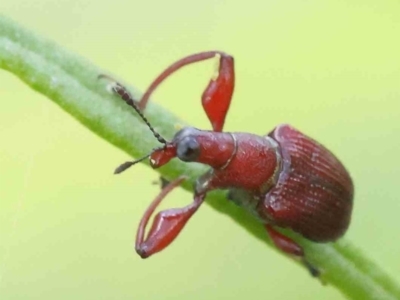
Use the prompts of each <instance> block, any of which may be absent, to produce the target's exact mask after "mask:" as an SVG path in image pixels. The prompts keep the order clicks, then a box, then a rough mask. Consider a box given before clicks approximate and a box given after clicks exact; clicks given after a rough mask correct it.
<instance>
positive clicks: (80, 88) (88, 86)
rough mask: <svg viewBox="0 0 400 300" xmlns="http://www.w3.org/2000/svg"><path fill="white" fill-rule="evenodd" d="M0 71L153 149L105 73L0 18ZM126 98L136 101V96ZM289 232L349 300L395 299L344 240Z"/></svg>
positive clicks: (247, 224) (112, 133) (248, 221)
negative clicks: (311, 238) (328, 241)
mask: <svg viewBox="0 0 400 300" xmlns="http://www.w3.org/2000/svg"><path fill="white" fill-rule="evenodd" d="M0 68H2V69H4V70H7V71H9V72H12V73H13V74H15V75H16V76H18V77H19V78H20V79H21V80H22V81H24V82H25V83H26V84H27V85H29V86H30V87H32V88H33V89H35V90H36V91H38V92H40V93H42V94H43V95H46V96H47V97H48V98H49V99H51V100H52V101H54V102H55V103H57V104H58V105H59V106H60V107H61V108H63V109H64V110H65V111H66V112H68V113H69V114H71V115H72V116H73V117H74V118H75V119H77V120H78V121H79V122H81V123H82V124H83V125H85V126H86V127H87V128H89V129H90V130H92V131H93V132H94V133H96V134H98V135H99V136H101V137H102V138H104V139H105V140H107V141H108V142H110V143H111V144H113V145H115V146H117V147H118V148H120V149H122V150H124V151H125V152H127V153H128V154H130V155H132V156H134V157H139V156H141V155H143V154H145V153H146V152H147V151H148V150H149V149H151V148H153V147H155V146H158V144H157V142H156V141H155V139H154V137H153V136H152V135H151V134H149V131H148V128H147V127H146V126H145V125H144V124H143V122H142V121H141V120H140V119H139V118H138V117H137V115H136V114H135V112H133V111H132V110H131V109H130V108H129V107H128V106H127V105H125V104H124V103H123V101H121V100H120V99H118V98H116V97H113V96H112V95H111V94H109V93H108V92H107V91H106V89H105V82H104V81H103V82H102V81H99V80H97V76H98V75H99V74H108V72H106V71H104V70H101V69H99V68H97V67H95V66H93V65H92V64H90V63H89V62H87V61H85V60H83V59H82V58H80V57H79V56H77V55H75V54H72V53H70V52H68V51H66V50H64V49H63V48H61V47H60V46H58V45H56V44H54V43H52V42H49V41H47V40H46V39H44V38H42V37H38V36H36V35H34V34H33V33H31V32H29V31H27V30H25V29H23V28H21V27H20V26H19V25H17V24H15V23H14V22H12V21H11V20H9V19H6V18H5V17H2V16H0ZM2 88H6V87H2ZM131 91H132V94H133V95H136V96H137V97H138V96H139V94H138V92H137V91H136V90H135V89H131ZM145 113H146V116H147V117H148V119H150V120H151V122H152V124H153V125H154V127H155V128H156V130H157V131H159V132H160V133H161V134H162V135H163V136H165V137H167V138H169V137H172V136H173V134H174V132H175V131H176V129H175V128H176V127H175V126H176V125H177V124H183V122H182V121H181V120H179V119H178V118H176V117H175V116H174V115H172V114H171V113H170V112H169V111H167V110H165V109H163V108H161V107H160V106H157V105H155V104H153V103H150V104H149V106H148V107H147V108H146V112H145ZM157 171H158V172H160V173H161V174H162V175H163V176H164V177H165V178H167V179H172V178H175V177H176V176H178V175H180V174H185V175H187V176H188V177H189V178H190V179H189V180H188V181H187V182H186V183H185V184H184V188H186V189H188V190H191V187H192V184H193V182H194V180H195V178H197V177H198V176H199V175H200V174H202V173H203V172H204V171H205V168H204V167H203V166H200V165H196V164H190V165H187V164H183V163H181V162H179V161H177V160H174V161H171V163H169V164H168V165H166V166H165V167H163V168H161V169H159V170H157ZM207 203H208V204H209V205H210V206H211V207H212V208H214V209H216V210H217V211H219V212H220V213H223V214H225V215H227V216H229V217H231V218H232V220H234V221H235V222H236V223H237V224H239V225H240V226H242V227H243V228H245V229H246V230H247V231H248V232H249V234H251V235H252V236H254V237H256V238H257V239H259V240H260V241H262V242H264V243H266V244H268V245H271V242H270V241H269V239H268V238H267V235H266V233H265V232H264V229H263V226H261V224H260V223H259V222H258V221H256V220H254V219H253V218H252V217H251V216H250V215H248V214H247V213H246V212H245V211H243V210H241V209H240V208H238V207H236V206H235V205H233V204H231V203H229V202H228V201H226V199H225V196H224V194H223V193H222V192H213V193H210V195H209V196H208V197H207ZM287 233H289V234H290V235H291V236H293V237H294V238H295V239H296V241H297V242H299V243H300V244H301V245H302V246H303V247H304V248H305V251H306V253H307V257H308V259H309V260H310V261H311V262H312V263H313V264H315V265H316V266H318V267H319V268H321V270H323V280H324V281H325V282H326V283H329V284H331V285H333V286H335V287H337V288H338V289H339V290H340V291H341V292H342V293H343V294H345V295H347V296H348V297H349V298H352V299H400V287H399V285H398V284H397V283H396V282H394V280H392V278H391V277H389V276H388V275H387V274H386V273H385V272H384V271H383V270H382V269H381V268H380V267H379V266H378V265H376V264H374V263H373V262H371V261H370V260H369V259H368V258H367V257H366V256H365V255H364V254H363V253H361V251H360V250H358V249H356V248H355V247H354V246H352V245H351V244H350V243H349V242H348V241H345V240H344V239H342V240H340V241H338V242H337V243H334V244H315V243H312V242H309V241H307V240H305V239H303V238H302V237H299V236H297V235H295V234H293V233H291V232H287ZM305 276H306V274H305ZM316 283H317V281H316Z"/></svg>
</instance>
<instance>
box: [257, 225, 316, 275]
mask: <svg viewBox="0 0 400 300" xmlns="http://www.w3.org/2000/svg"><path fill="white" fill-rule="evenodd" d="M265 228H266V229H267V232H268V235H269V236H270V238H271V240H272V242H273V243H274V244H275V246H276V247H277V248H278V249H280V250H281V251H283V252H285V253H286V254H289V255H290V256H292V257H294V258H297V259H299V260H301V262H302V263H303V264H304V266H305V267H306V268H307V269H308V270H309V271H310V274H311V275H312V276H313V277H319V276H320V271H319V270H318V268H316V267H315V266H313V265H312V264H311V263H310V262H309V261H308V260H307V259H306V257H305V255H304V250H303V248H302V247H301V246H300V245H299V244H297V243H296V242H295V241H293V240H292V239H290V238H288V237H287V236H285V235H283V234H281V233H280V232H278V231H276V230H275V229H274V228H273V227H272V226H271V225H270V224H266V225H265Z"/></svg>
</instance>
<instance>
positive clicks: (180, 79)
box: [0, 0, 400, 300]
mask: <svg viewBox="0 0 400 300" xmlns="http://www.w3.org/2000/svg"><path fill="white" fill-rule="evenodd" d="M0 12H1V13H3V14H5V15H7V16H9V17H11V18H13V19H14V20H16V21H18V22H19V23H21V24H23V25H24V26H26V27H28V28H30V29H31V30H34V31H36V32H38V33H40V34H41V35H44V36H47V37H49V38H50V39H53V40H55V41H56V42H57V43H59V44H61V45H63V46H64V47H66V48H68V49H70V50H72V51H75V52H77V53H79V54H81V55H82V56H84V57H87V58H88V59H89V60H91V61H93V62H94V63H96V64H97V65H99V66H101V67H103V68H105V69H108V70H110V71H111V72H113V73H115V74H117V75H118V76H120V77H122V78H124V79H125V80H126V81H128V82H130V83H132V84H133V85H135V86H137V87H138V88H140V89H141V90H143V89H145V88H146V86H147V85H148V84H149V82H150V81H151V80H152V79H153V78H154V76H156V75H157V73H158V72H160V71H161V70H162V69H163V67H165V66H167V65H168V64H169V63H171V62H173V61H174V60H176V59H178V58H180V57H182V56H184V55H187V54H190V53H194V52H198V51H202V50H210V49H220V50H224V51H226V52H229V53H231V54H233V55H234V57H235V59H236V71H237V86H236V92H235V96H234V99H233V103H232V106H231V111H230V113H229V115H228V119H227V122H226V130H231V131H249V132H254V133H258V134H264V133H266V132H268V131H269V130H271V128H273V126H275V125H276V124H279V123H283V122H287V123H291V124H292V125H294V126H296V127H297V128H299V129H301V130H302V131H304V132H305V133H307V134H309V135H311V136H313V137H314V138H316V139H318V140H319V141H321V142H323V143H324V144H325V145H327V146H328V147H329V148H330V149H332V150H333V151H334V152H335V153H336V154H337V155H338V156H339V157H340V158H341V159H342V160H343V162H344V163H345V165H346V166H347V167H348V168H349V170H350V171H351V174H352V176H353V178H354V181H355V185H356V198H355V211H354V217H353V222H352V225H351V228H350V230H349V232H348V234H347V236H346V238H347V239H348V240H351V241H352V242H353V243H354V244H356V245H358V246H359V247H360V248H362V249H363V250H364V251H365V253H366V254H368V255H369V256H370V257H372V258H373V259H374V260H376V261H377V262H378V263H379V264H380V265H381V266H383V267H384V269H386V270H387V271H388V272H389V273H391V274H392V275H393V276H394V277H395V278H397V279H398V280H400V258H399V253H400V241H399V230H398V228H399V222H400V221H399V210H400V188H399V187H400V183H399V182H400V170H399V169H400V168H399V167H400V164H399V162H400V159H399V155H400V137H399V134H400V104H399V103H400V3H399V2H398V1H395V0H383V1H376V0H346V1H339V0H325V1H321V0H279V1H278V0H268V1H253V0H250V1H216V0H202V1H188V0H186V1H185V0H176V1H161V0H159V1H150V0H149V1H136V0H133V1H132V0H131V1H123V0H114V1H104V0H96V1H94V0H90V1H74V0H61V1H53V0H35V1H27V0H25V1H24V0H2V1H1V2H0ZM212 67H213V65H212V63H204V64H199V65H196V66H192V67H190V68H188V69H186V70H185V71H182V72H181V73H179V74H178V75H176V76H174V78H171V80H169V81H168V83H167V84H165V85H164V86H163V87H162V88H161V89H160V90H159V92H158V93H156V95H155V101H157V102H160V103H162V105H164V106H166V107H168V108H170V109H171V110H172V111H174V112H175V113H176V114H178V115H179V116H180V117H182V118H183V119H184V120H186V121H188V122H190V123H192V124H194V125H196V126H199V127H201V128H209V127H210V126H209V124H208V122H207V120H206V117H205V115H204V113H203V111H202V109H201V105H200V101H199V99H200V95H201V92H202V89H203V87H204V86H205V85H206V83H207V81H208V78H209V76H210V74H211V72H212ZM149 134H150V133H149ZM127 159H129V157H128V156H127V155H126V154H125V153H122V152H121V151H120V150H118V149H116V148H114V147H113V146H111V145H109V144H108V143H107V142H105V141H103V140H101V139H100V138H98V137H97V136H95V135H94V134H93V133H91V132H89V131H88V130H87V129H86V128H84V127H83V126H81V125H80V124H79V123H78V122H77V121H75V120H74V119H73V118H72V117H70V116H69V115H67V114H66V113H65V112H63V111H62V110H60V109H59V108H58V107H57V106H56V105H54V104H53V103H52V102H50V101H49V100H48V99H46V98H45V97H43V96H41V95H39V94H37V93H35V92H33V91H32V90H30V89H29V88H28V87H27V86H25V85H24V84H22V83H21V82H20V81H19V80H18V79H16V78H15V77H14V76H12V75H11V74H9V73H6V72H3V71H1V72H0V299H1V300H11V299H21V300H22V299H23V300H25V299H43V300H46V299H57V300H60V299H85V300H86V299H96V300H98V299H134V300H136V299H146V300H150V299H174V300H180V299H185V300H188V299H190V300H194V299H342V298H343V296H342V295H341V294H340V293H339V292H337V291H336V290H334V289H333V288H331V287H322V286H321V285H320V284H319V283H318V282H317V281H316V280H313V279H312V278H311V277H310V276H309V275H308V274H307V273H306V271H305V270H304V269H302V268H299V267H298V266H297V265H295V264H294V263H293V262H292V261H290V260H289V259H287V258H286V257H284V256H282V255H279V254H278V253H277V252H275V251H272V250H271V249H270V248H268V247H265V245H264V244H262V243H261V242H259V241H257V240H256V239H255V238H253V237H252V236H249V235H248V234H247V233H246V232H245V231H244V230H243V229H242V228H240V227H239V226H237V225H236V224H234V223H233V222H232V221H231V220H230V219H228V218H226V217H224V216H222V215H219V214H218V213H217V212H215V211H212V210H211V209H210V208H209V207H208V206H204V207H202V208H201V210H200V211H199V212H198V214H197V215H196V216H195V217H194V218H193V219H192V221H191V222H190V223H189V225H188V226H187V228H186V229H185V230H184V232H183V233H182V234H181V235H180V237H179V239H178V240H177V241H176V242H175V243H174V244H173V245H172V246H171V247H170V248H168V249H167V250H166V251H164V252H163V253H161V254H158V255H155V256H154V257H152V258H151V259H148V260H142V259H140V258H139V257H138V256H137V255H136V254H135V253H134V251H133V240H134V232H135V230H136V225H137V224H138V222H139V219H140V217H141V214H142V212H143V210H144V209H145V207H146V206H147V205H148V203H149V201H151V200H152V199H153V197H154V196H155V195H156V194H157V192H158V191H159V188H158V187H157V186H155V185H153V184H152V181H154V180H156V179H157V178H158V175H157V173H155V172H154V171H152V170H151V169H149V168H146V167H144V166H142V165H140V166H136V167H135V168H133V169H131V170H129V172H126V173H125V174H123V175H121V176H118V177H116V176H113V175H112V172H113V169H114V167H116V166H117V165H118V164H119V163H121V162H123V161H125V160H127ZM190 198H191V194H190V193H187V192H183V191H176V192H174V194H172V195H171V196H170V197H169V200H170V201H169V202H168V203H167V204H166V205H165V207H167V206H168V207H170V206H174V205H182V204H183V203H185V201H186V202H187V201H189V200H190Z"/></svg>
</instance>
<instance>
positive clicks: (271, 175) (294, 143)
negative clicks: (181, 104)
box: [100, 51, 353, 276]
mask: <svg viewBox="0 0 400 300" xmlns="http://www.w3.org/2000/svg"><path fill="white" fill-rule="evenodd" d="M213 57H216V58H217V59H218V63H219V65H218V68H217V70H216V71H217V72H216V74H215V75H214V76H213V77H212V78H211V80H210V82H209V84H208V86H207V88H206V89H205V91H204V93H203V95H202V105H203V108H204V110H205V112H206V114H207V117H208V119H209V120H210V122H211V125H212V128H213V130H212V131H208V130H200V129H196V128H193V127H185V128H183V129H181V130H179V131H178V132H177V133H176V134H175V136H174V138H173V139H172V141H167V140H165V139H164V138H163V137H161V136H160V134H158V133H157V132H156V131H155V130H154V128H153V127H152V126H151V125H150V124H149V122H148V121H147V119H146V118H145V117H144V116H143V114H142V111H143V110H144V109H145V107H146V104H147V101H148V99H149V97H150V95H151V93H152V92H153V91H154V90H155V89H156V87H157V86H158V85H159V84H160V83H161V82H162V81H163V80H164V79H166V78H167V77H168V76H169V75H171V74H172V73H173V72H175V71H177V70H178V69H180V68H182V67H183V66H186V65H188V64H191V63H195V62H198V61H203V60H206V59H209V58H213ZM100 77H106V78H107V76H105V75H100ZM109 79H110V78H109ZM234 81H235V76H234V62H233V57H231V56H230V55H228V54H226V53H224V52H220V51H209V52H201V53H198V54H194V55H190V56H187V57H185V58H183V59H181V60H179V61H177V62H175V63H174V64H172V65H171V66H169V67H168V68H167V69H166V70H165V71H164V72H162V73H161V74H160V75H159V76H158V77H157V78H156V79H155V80H154V81H153V83H152V84H151V85H150V87H149V88H148V89H147V91H146V92H145V94H144V95H143V97H142V98H141V99H140V101H135V100H134V99H133V98H132V97H131V95H130V93H129V92H128V91H127V89H126V88H125V87H123V86H122V85H121V84H119V83H117V82H115V81H114V82H113V85H112V90H113V92H114V93H116V94H118V95H119V96H120V97H121V98H122V99H123V100H124V101H125V102H126V103H127V104H128V105H130V106H132V107H133V108H134V109H135V110H136V111H137V113H138V114H139V115H140V117H141V118H142V119H143V120H144V122H146V124H147V125H148V127H149V128H150V130H151V131H152V132H153V134H154V136H155V137H156V138H157V140H158V141H159V142H160V143H161V144H162V146H161V147H159V148H156V149H153V150H152V151H151V152H150V153H149V154H148V155H146V156H145V157H142V158H140V159H138V160H136V161H133V162H126V163H124V164H122V165H121V166H120V167H118V168H117V169H116V170H115V173H121V172H122V171H124V170H126V169H127V168H129V167H130V166H132V165H133V164H135V163H137V162H139V161H142V160H144V159H146V158H148V157H149V158H150V165H151V166H152V167H153V168H159V167H161V166H163V165H165V164H166V163H168V162H169V161H170V160H171V159H173V158H175V157H178V158H179V159H180V160H182V161H184V162H198V163H202V164H206V165H208V166H210V167H211V168H210V169H209V171H208V172H206V173H205V174H204V175H202V176H201V177H200V178H198V179H197V181H196V183H195V187H194V200H193V202H192V203H191V204H189V205H187V206H185V207H183V208H174V209H168V210H165V211H161V212H159V213H158V214H157V215H156V216H155V218H154V221H153V225H152V227H151V229H150V230H149V233H148V234H147V236H146V237H145V229H146V226H147V223H148V221H149V219H150V217H151V215H152V214H153V213H154V211H155V209H156V208H157V206H158V205H159V204H160V202H161V201H162V200H163V199H164V198H165V196H166V195H167V194H168V193H169V192H170V191H171V190H172V189H174V188H175V187H177V186H179V185H180V184H181V183H182V181H183V180H184V177H183V176H181V177H178V178H177V179H175V180H173V181H171V182H170V183H168V184H167V185H166V186H165V187H163V189H162V191H161V192H160V194H159V195H158V196H157V197H156V199H155V200H154V201H153V202H152V203H151V204H150V206H149V207H148V209H147V210H146V212H145V213H144V215H143V217H142V219H141V221H140V224H139V227H138V231H137V237H136V251H137V253H138V254H139V255H140V256H141V257H142V258H146V257H149V256H150V255H152V254H154V253H156V252H159V251H161V250H163V249H164V248H165V247H167V246H168V245H169V244H170V243H171V242H172V241H173V240H174V239H175V238H176V237H177V236H178V234H179V232H180V231H181V230H182V228H183V227H184V226H185V224H186V222H187V221H188V220H189V219H190V218H191V216H192V215H193V214H194V213H195V212H196V211H197V209H198V208H199V207H200V205H201V204H202V203H203V201H204V198H205V196H206V194H207V192H208V191H210V190H213V189H227V190H228V191H229V192H228V199H229V200H231V201H233V202H234V203H236V204H237V205H239V206H242V207H243V208H245V209H247V210H248V211H250V212H251V213H252V214H253V215H254V216H255V217H256V218H257V219H259V220H260V221H261V223H262V224H263V226H265V228H266V231H267V233H268V234H269V236H270V238H271V239H272V241H273V243H274V244H275V245H276V246H277V247H278V248H279V249H281V250H282V251H283V252H285V253H287V254H289V255H291V256H293V257H295V258H298V259H300V260H301V261H302V262H303V263H304V265H305V266H306V267H307V268H308V269H309V270H310V272H311V274H312V275H314V276H318V275H319V271H318V269H317V268H316V267H314V266H313V265H311V264H310V263H309V262H308V261H307V260H306V258H305V254H304V251H303V249H302V247H301V246H300V245H298V244H297V243H296V242H295V241H294V240H292V239H291V238H289V237H287V236H285V235H284V234H282V233H280V232H278V231H277V230H276V229H275V227H284V228H290V229H292V230H293V231H295V232H297V233H299V234H301V235H302V236H304V237H305V238H307V239H309V240H312V241H314V242H330V241H335V240H336V239H338V238H339V237H341V236H342V235H343V234H344V233H345V231H346V230H347V228H348V226H349V223H350V217H351V211H352V204H353V183H352V180H351V178H350V176H349V174H348V172H347V171H346V169H345V168H344V166H343V165H342V164H341V162H340V161H339V160H338V159H337V158H336V157H335V156H334V155H333V154H332V153H331V152H330V151H329V150H327V149H326V148H325V147H324V146H322V145H321V144H319V143H318V142H316V141H314V140H313V139H311V138H309V137H308V136H306V135H304V134H303V133H301V132H300V131H298V130H296V129H295V128H293V127H291V126H289V125H286V124H283V125H278V126H277V127H275V128H274V129H273V130H272V131H271V132H269V133H268V134H267V135H264V136H259V135H254V134H251V133H242V132H222V129H223V125H224V121H225V117H226V114H227V112H228V109H229V105H230V102H231V97H232V94H233V89H234V85H235V84H234Z"/></svg>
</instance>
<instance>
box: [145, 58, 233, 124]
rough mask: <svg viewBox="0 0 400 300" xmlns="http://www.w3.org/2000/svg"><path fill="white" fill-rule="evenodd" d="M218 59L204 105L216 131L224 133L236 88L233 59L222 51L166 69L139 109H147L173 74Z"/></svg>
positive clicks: (185, 59) (189, 59)
mask: <svg viewBox="0 0 400 300" xmlns="http://www.w3.org/2000/svg"><path fill="white" fill-rule="evenodd" d="M213 57H217V59H218V68H217V69H216V71H215V74H214V75H213V77H212V78H211V80H210V82H209V84H208V86H207V88H206V89H205V90H204V92H203V95H202V105H203V108H204V110H205V112H206V114H207V117H208V119H209V120H210V122H211V125H212V127H213V130H214V131H222V128H223V126H224V122H225V117H226V114H227V112H228V109H229V105H230V103H231V98H232V94H233V89H234V86H235V71H234V62H233V57H232V56H230V55H228V54H226V53H224V52H220V51H208V52H200V53H196V54H193V55H189V56H187V57H184V58H182V59H180V60H178V61H177V62H175V63H173V64H172V65H170V66H169V67H168V68H166V69H165V70H164V71H163V72H162V73H161V74H160V75H159V76H158V77H157V78H156V79H155V80H154V81H153V82H152V83H151V84H150V86H149V87H148V89H147V90H146V92H145V93H144V94H143V97H142V98H141V100H140V101H139V108H140V109H141V110H143V109H145V107H146V105H147V102H148V101H149V98H150V95H151V94H152V93H153V92H154V90H155V89H156V88H157V87H158V86H159V85H160V84H161V83H162V82H163V81H164V80H165V79H166V78H167V77H168V76H170V75H171V74H172V73H174V72H175V71H177V70H179V69H180V68H182V67H184V66H186V65H189V64H192V63H195V62H199V61H203V60H206V59H210V58H213Z"/></svg>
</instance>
